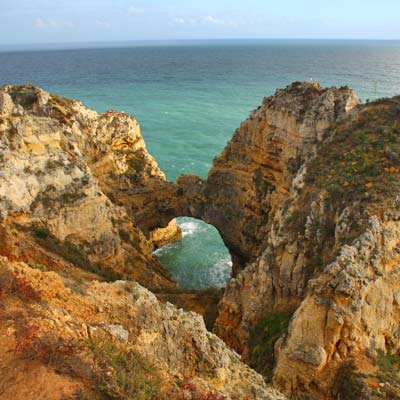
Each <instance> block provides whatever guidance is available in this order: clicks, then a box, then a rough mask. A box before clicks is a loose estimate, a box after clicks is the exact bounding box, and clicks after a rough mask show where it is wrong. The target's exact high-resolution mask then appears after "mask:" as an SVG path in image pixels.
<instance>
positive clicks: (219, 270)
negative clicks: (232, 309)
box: [208, 257, 232, 288]
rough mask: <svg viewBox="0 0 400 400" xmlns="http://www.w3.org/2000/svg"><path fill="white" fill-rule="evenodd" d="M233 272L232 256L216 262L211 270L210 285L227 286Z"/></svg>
mask: <svg viewBox="0 0 400 400" xmlns="http://www.w3.org/2000/svg"><path fill="white" fill-rule="evenodd" d="M231 272H232V261H231V259H230V257H227V258H223V259H221V260H219V261H218V262H217V263H215V264H214V267H213V268H212V269H211V270H210V275H211V276H210V281H209V284H208V286H210V287H218V288H221V287H225V286H226V284H227V283H228V281H229V279H230V277H231Z"/></svg>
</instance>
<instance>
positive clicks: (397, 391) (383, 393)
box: [375, 353, 400, 400]
mask: <svg viewBox="0 0 400 400" xmlns="http://www.w3.org/2000/svg"><path fill="white" fill-rule="evenodd" d="M376 365H377V366H378V367H379V371H378V373H377V374H376V378H377V379H378V380H379V382H381V386H380V387H379V388H378V389H376V390H375V394H376V395H377V396H378V397H380V398H382V399H391V400H395V399H400V355H399V354H386V355H385V354H383V353H379V356H378V359H377V361H376Z"/></svg>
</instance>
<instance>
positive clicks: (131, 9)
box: [128, 5, 144, 15]
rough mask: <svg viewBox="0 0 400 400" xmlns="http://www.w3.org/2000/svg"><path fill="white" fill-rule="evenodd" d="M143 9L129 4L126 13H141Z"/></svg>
mask: <svg viewBox="0 0 400 400" xmlns="http://www.w3.org/2000/svg"><path fill="white" fill-rule="evenodd" d="M143 13H144V10H143V8H140V7H137V6H134V5H131V6H129V7H128V14H129V15H135V14H143Z"/></svg>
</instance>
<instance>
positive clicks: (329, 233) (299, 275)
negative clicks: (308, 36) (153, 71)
mask: <svg viewBox="0 0 400 400" xmlns="http://www.w3.org/2000/svg"><path fill="white" fill-rule="evenodd" d="M0 150H1V153H0V171H1V173H0V220H1V221H0V255H2V256H4V257H5V258H4V259H2V268H3V269H4V271H6V272H7V271H8V272H9V271H15V270H18V271H20V273H21V274H23V275H24V277H25V278H24V279H26V280H27V282H25V281H23V282H25V283H23V284H22V286H21V287H17V288H15V287H13V286H12V287H13V290H11V292H10V291H9V292H6V295H7V299H8V300H7V301H10V304H11V303H12V304H14V305H15V304H16V303H15V301H17V302H19V303H18V304H19V307H20V310H22V309H23V308H24V307H27V304H28V303H29V301H27V299H26V298H24V296H25V297H26V296H28V297H29V295H31V296H33V299H31V300H34V302H36V303H37V302H38V301H39V300H38V299H39V297H37V296H39V295H40V298H42V297H43V296H44V297H43V299H45V301H46V302H48V303H49V304H50V305H51V307H53V308H52V311H51V312H55V313H57V311H56V309H57V307H59V308H62V309H64V310H67V312H68V313H69V316H67V317H65V318H66V319H65V320H64V319H63V321H62V323H61V325H62V330H63V331H64V330H65V331H68V332H69V330H68V328H67V326H69V325H68V323H67V322H68V321H67V320H68V319H69V318H72V319H73V320H74V321H75V322H76V324H77V325H76V326H77V328H76V333H77V335H78V336H82V337H84V336H85V335H89V336H90V335H91V333H93V332H95V331H96V330H99V329H100V331H102V332H103V331H105V332H108V333H110V332H111V333H110V335H117V336H118V337H119V338H124V341H125V339H126V334H128V339H126V340H127V341H128V345H130V346H132V347H134V348H135V349H137V350H138V351H141V352H142V353H143V354H144V355H145V357H148V358H149V359H151V360H155V362H157V363H160V365H162V368H161V370H162V373H164V374H166V375H168V379H170V378H171V377H172V376H175V375H179V376H185V374H188V375H190V376H191V378H192V379H193V381H195V382H196V384H197V385H198V386H199V387H201V388H203V389H204V388H207V389H204V390H209V389H210V390H211V389H212V390H216V391H217V392H218V391H219V392H220V393H222V394H223V395H225V396H226V397H227V398H232V399H236V398H237V399H243V398H251V399H264V398H265V399H275V398H280V397H279V396H280V395H279V393H276V392H274V391H273V390H272V389H270V388H268V387H267V386H265V384H263V383H262V380H261V378H260V376H259V375H257V374H256V373H255V372H254V371H251V370H250V369H248V368H247V367H246V366H244V365H243V364H242V363H241V362H240V361H239V360H238V359H237V358H235V357H236V356H234V353H232V352H231V351H230V350H228V349H227V347H226V346H225V344H224V343H223V342H222V341H221V340H220V339H218V338H216V337H214V336H212V335H211V334H209V333H207V332H206V330H205V328H204V326H203V325H202V320H201V318H200V317H199V316H197V315H194V314H190V313H189V314H187V313H184V312H181V311H179V312H178V311H177V310H176V309H175V308H173V307H172V306H168V305H167V306H163V305H161V304H160V303H159V302H158V301H157V300H156V298H155V297H152V295H151V294H150V293H149V292H147V291H146V290H145V289H143V288H141V287H139V286H135V288H136V289H135V290H134V292H135V293H136V292H138V293H139V292H140V293H139V294H138V296H139V295H140V296H139V298H141V299H142V300H143V299H145V300H143V302H142V303H141V300H138V299H136V297H135V296H133V297H132V296H130V295H129V296H128V295H126V294H125V292H129V290H125V286H124V285H127V283H126V282H125V283H124V282H122V283H121V282H116V283H114V284H110V283H98V282H97V283H96V282H93V281H95V280H99V279H100V280H106V281H115V280H121V279H122V280H126V279H128V280H136V281H137V282H139V283H140V284H142V285H144V286H146V287H148V288H151V289H156V290H157V295H158V297H159V298H160V299H162V300H163V301H166V300H170V299H172V298H175V301H176V303H177V304H179V305H180V306H182V307H184V308H188V309H192V310H196V311H199V312H201V313H204V314H206V313H207V314H209V316H210V319H209V321H214V320H215V317H216V322H215V326H214V331H215V332H216V334H217V335H218V336H219V337H220V338H222V339H223V340H224V341H225V342H226V343H227V344H228V345H229V346H230V347H232V348H233V349H235V350H236V351H237V352H239V353H241V354H242V355H243V358H244V360H246V361H248V362H249V363H251V364H254V367H256V368H260V370H261V369H263V367H265V365H268V366H271V365H273V366H274V369H273V370H272V367H271V371H268V373H267V374H266V375H267V376H268V377H272V380H273V383H274V385H275V386H276V387H277V388H279V389H280V390H281V391H283V392H284V393H285V394H287V395H290V396H292V395H294V396H310V397H311V398H315V399H319V398H327V399H329V398H331V397H334V396H337V393H339V392H337V393H336V392H335V390H337V389H335V388H336V386H337V378H336V377H337V376H338V371H340V370H341V368H342V367H343V366H346V365H347V364H348V363H349V362H350V361H354V360H355V364H356V366H357V368H359V370H360V371H361V372H363V371H364V370H363V368H366V367H365V365H367V364H368V363H367V362H364V361H365V360H367V359H368V360H369V364H368V365H369V368H370V367H371V365H372V364H373V363H374V360H375V359H376V358H377V357H379V355H381V354H385V353H395V352H398V351H399V348H400V336H399V335H400V334H399V330H398V325H399V321H400V300H399V298H398V297H399V296H398V292H399V282H400V280H399V278H400V277H399V273H400V270H399V243H400V227H399V222H398V221H399V220H400V213H399V209H398V205H399V201H398V197H399V194H398V192H399V191H400V179H399V178H400V177H399V171H400V161H399V160H400V158H399V156H398V154H400V101H399V99H398V98H393V99H384V100H381V101H377V102H375V103H370V104H367V105H359V101H358V99H357V97H356V95H355V94H354V93H353V91H352V90H350V89H348V88H347V87H344V88H339V89H338V88H328V89H323V88H321V87H320V86H319V85H317V84H315V83H311V82H304V83H293V84H292V85H290V86H288V87H287V88H285V89H281V90H278V91H277V92H276V94H275V95H274V96H271V97H268V98H266V99H264V101H263V102H262V104H261V106H260V107H259V108H258V109H257V110H255V111H254V112H253V113H251V115H250V116H249V118H248V120H246V121H245V122H243V123H242V124H241V126H240V127H239V129H238V130H237V131H236V132H235V133H234V135H233V137H232V139H231V140H230V141H229V142H228V144H227V146H226V147H225V149H224V150H223V152H222V153H221V155H220V156H219V157H217V158H216V159H215V160H214V163H213V167H212V168H211V170H210V172H209V175H208V178H207V179H205V180H204V179H201V178H199V177H196V176H194V175H183V176H181V177H180V178H179V179H178V180H177V182H175V183H171V182H166V180H165V175H164V174H163V172H162V171H160V170H159V168H158V166H157V163H156V161H155V160H154V159H153V158H152V157H151V155H149V153H148V152H147V150H146V147H145V144H144V141H143V139H142V136H141V133H140V128H139V125H138V123H137V121H136V120H135V119H134V118H133V117H131V116H128V115H126V114H124V113H117V112H114V111H109V112H106V113H103V114H101V115H98V114H97V113H96V112H94V111H93V110H90V109H88V108H86V107H85V106H83V105H82V104H81V103H79V102H77V101H73V100H69V99H64V98H61V97H58V96H56V95H51V94H48V93H46V92H44V91H42V90H40V89H38V88H35V87H33V86H22V87H12V86H6V87H3V88H2V89H1V90H0ZM179 216H188V217H194V218H199V219H202V220H204V221H205V222H207V223H210V224H212V225H214V226H215V227H216V228H217V229H218V230H219V232H220V234H221V236H222V238H223V240H224V242H225V244H226V246H227V247H228V249H229V251H230V252H231V255H232V260H233V264H234V265H233V269H234V271H233V272H234V273H233V278H232V280H231V281H230V282H229V284H228V286H227V288H226V290H225V292H224V294H223V296H222V299H221V300H220V302H219V305H218V312H213V311H215V304H216V303H217V302H218V301H219V294H215V293H214V294H211V293H209V294H208V296H209V299H207V301H205V300H204V302H203V304H201V297H200V296H199V295H198V294H193V293H184V292H183V291H181V292H180V291H179V290H177V289H176V283H175V282H173V281H172V280H171V279H170V278H169V276H168V274H167V272H166V271H165V270H164V268H163V267H162V266H161V265H160V264H159V262H158V261H157V260H156V259H155V258H153V257H152V256H151V252H152V250H153V249H154V248H156V247H159V246H162V245H164V244H166V243H168V242H171V241H174V240H179V238H180V235H181V233H180V230H179V228H178V227H177V225H176V224H175V222H174V218H176V217H179ZM15 263H19V264H15ZM26 263H29V266H27V265H26ZM43 268H44V269H46V270H47V269H48V270H51V271H55V272H56V273H57V274H55V273H53V272H43V271H42V269H43ZM38 269H39V271H37V270H38ZM8 272H7V273H8ZM65 275H68V276H69V278H68V279H70V278H71V277H74V278H73V279H75V281H78V287H75V289H76V290H77V291H78V292H79V293H81V292H82V291H87V292H86V294H82V293H81V295H82V296H83V297H79V298H78V297H76V295H74V296H72V295H71V294H70V293H69V292H68V290H66V289H65V287H64V286H65V282H64V283H60V278H59V276H64V277H65ZM57 277H58V278H57ZM31 280H33V281H35V284H34V286H35V288H37V289H39V291H38V293H36V292H35V290H33V289H34V288H31V289H32V290H31V289H29V282H31ZM47 280H49V282H50V281H51V282H53V283H54V291H53V292H54V293H53V292H52V293H50V292H49V291H48V290H46V288H45V287H44V286H43V282H45V281H47ZM28 281H29V282H28ZM56 281H57V282H58V283H56ZM53 283H52V285H51V286H52V287H53ZM67 283H68V285H70V286H71V284H72V283H71V282H70V281H68V282H67ZM63 285H64V286H63ZM135 285H136V284H135ZM56 287H57V290H56V289H55V288H56ZM21 290H22V299H21V298H20V297H19V296H18V293H19V291H21ZM49 290H50V289H49ZM50 291H51V290H50ZM3 292H4V290H3ZM17 292H18V293H17ZM56 292H59V293H60V296H61V298H58V296H57V294H56ZM35 293H36V294H35ZM49 293H50V294H49ZM20 294H21V293H20ZM46 296H47V297H46ZM15 297H18V298H19V300H15ZM132 299H133V300H134V301H133V300H132ZM132 301H133V303H134V304H131V302H132ZM13 302H14V303H13ZM96 307H98V313H99V315H100V316H101V318H102V320H103V322H104V321H106V322H104V323H103V322H101V321H100V320H99V319H98V315H97V314H96V311H93V310H95V309H96ZM212 308H214V310H211V309H212ZM0 310H1V309H0ZM35 310H36V311H37V310H39V306H35ZM3 311H4V310H3ZM41 313H42V311H40V312H39V314H40V318H43V319H44V320H46V322H45V325H46V324H48V326H53V325H52V324H53V322H54V321H53V322H51V321H52V319H51V318H50V317H49V316H48V314H45V315H44V314H43V315H42V314H41ZM216 314H217V316H216ZM145 316H150V317H145ZM280 316H285V318H281V319H280V318H279V317H280ZM63 318H64V317H63ZM85 318H86V319H87V321H86V320H85ZM199 318H200V319H199ZM10 320H11V318H10ZM57 321H58V320H57ZM173 321H178V322H173ZM274 321H275V322H274ZM276 321H278V322H276ZM279 321H280V322H279ZM282 321H283V322H284V323H283V322H282ZM287 321H289V323H287ZM281 322H282V323H281ZM278 323H279V324H280V325H279V324H278ZM55 324H56V325H57V324H59V321H58V322H57V323H55ZM82 324H86V325H85V326H84V327H83V328H82V326H83V325H82ZM102 324H103V325H104V324H106V325H107V326H106V327H105V326H103V325H102ZM211 324H212V322H211ZM274 324H275V325H274ZM285 324H286V325H285ZM43 326H44V325H43ZM46 326H47V325H46ZM81 328H82V329H81ZM10 329H11V328H10ZM13 329H14V331H15V332H17V330H16V327H15V326H14V325H13V327H12V329H11V330H10V331H9V332H12V330H13ZM60 329H61V328H60ZM60 332H61V330H60ZM85 332H86V333H85ZM87 332H89V334H88V333H87ZM103 333H104V332H103ZM10 335H11V336H12V335H13V333H10ZM210 335H211V336H210ZM257 335H258V337H256V336H257ZM60 336H62V335H61V333H60ZM0 337H1V335H0ZM172 338H173V339H172ZM177 338H178V339H177ZM263 341H264V342H263ZM207 343H208V344H207ZM254 343H257V346H256V348H255V346H254ZM9 344H10V343H9V342H7V343H6V345H9ZM179 346H181V347H179ZM262 357H264V358H266V360H263V359H262ZM260 358H261V359H260ZM360 360H364V361H363V362H361V361H360ZM264 361H265V362H264ZM358 361H360V362H358ZM204 371H208V372H207V374H208V373H209V372H210V371H212V373H211V375H207V374H203V372H204ZM263 372H265V371H264V370H263ZM206 375H207V376H206ZM168 379H167V381H168ZM168 382H170V381H168ZM58 383H59V384H60V385H61V384H65V385H66V387H68V390H72V389H71V388H73V385H74V382H71V381H68V382H66V381H63V382H58ZM75 383H77V382H75ZM77 384H78V385H79V384H80V383H79V382H78V383H77ZM71 385H72V386H71ZM335 393H336V394H335Z"/></svg>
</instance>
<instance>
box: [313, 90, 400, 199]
mask: <svg viewBox="0 0 400 400" xmlns="http://www.w3.org/2000/svg"><path fill="white" fill-rule="evenodd" d="M399 178H400V100H399V99H398V98H393V99H383V100H378V101H376V102H373V103H369V104H367V105H364V106H362V108H361V111H360V113H359V114H358V117H357V120H356V121H354V120H350V119H349V120H345V121H343V122H342V123H341V124H340V125H339V126H338V127H337V129H336V132H335V134H334V136H333V139H332V140H331V141H330V142H328V143H327V144H325V145H324V146H323V148H322V149H321V151H320V153H319V156H318V157H317V158H316V159H315V160H314V161H313V162H312V163H311V165H310V168H309V172H308V174H307V176H306V182H307V183H308V184H309V185H313V186H315V187H316V188H317V189H318V190H320V189H325V190H326V193H327V197H328V198H331V199H333V200H334V201H335V202H336V203H343V204H344V203H346V202H349V201H351V202H355V201H361V202H362V201H364V200H368V201H369V202H371V200H372V201H379V202H382V200H384V199H385V198H386V199H387V198H393V195H397V194H398V193H399V191H400V183H399V182H400V179H399Z"/></svg>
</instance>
